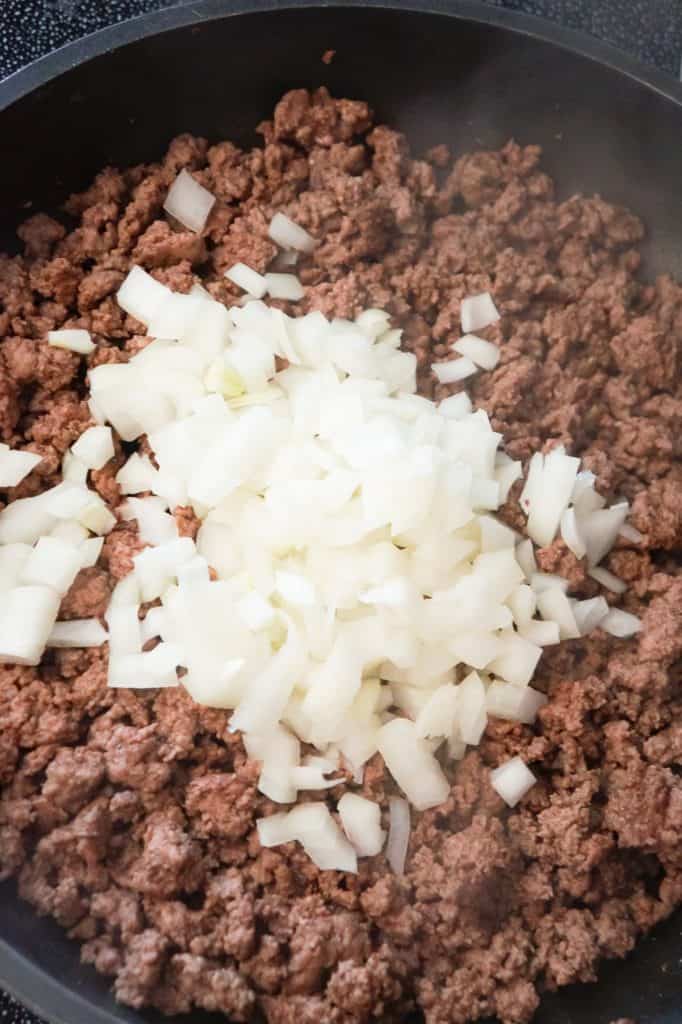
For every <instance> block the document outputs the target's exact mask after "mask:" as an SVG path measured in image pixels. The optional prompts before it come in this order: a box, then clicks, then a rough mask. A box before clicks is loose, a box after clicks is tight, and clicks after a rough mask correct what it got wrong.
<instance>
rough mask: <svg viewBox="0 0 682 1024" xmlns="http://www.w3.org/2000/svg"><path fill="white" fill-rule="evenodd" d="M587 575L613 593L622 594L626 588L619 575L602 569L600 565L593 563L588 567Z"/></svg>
mask: <svg viewBox="0 0 682 1024" xmlns="http://www.w3.org/2000/svg"><path fill="white" fill-rule="evenodd" d="M587 575H588V576H591V577H592V579H593V580H596V581H597V583H601V585H602V586H603V587H606V589H607V590H611V591H612V592H613V593H614V594H624V593H625V591H626V590H627V584H626V583H625V582H624V581H623V580H622V579H620V577H618V576H616V575H615V573H612V572H609V570H608V569H604V567H603V566H601V565H595V566H593V567H592V568H591V569H588V570H587Z"/></svg>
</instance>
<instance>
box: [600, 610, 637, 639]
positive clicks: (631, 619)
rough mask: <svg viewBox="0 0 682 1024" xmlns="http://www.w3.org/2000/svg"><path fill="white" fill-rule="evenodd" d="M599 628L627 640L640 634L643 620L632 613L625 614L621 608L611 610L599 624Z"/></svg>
mask: <svg viewBox="0 0 682 1024" xmlns="http://www.w3.org/2000/svg"><path fill="white" fill-rule="evenodd" d="M599 628H600V629H603V630H604V632H605V633H609V634H610V635H611V636H615V637H618V638H619V639H625V638H626V637H630V636H634V635H635V633H639V631H640V630H641V628H642V620H641V619H638V618H637V616H636V615H631V614H630V612H624V611H623V610H622V609H621V608H611V610H610V611H609V612H608V613H607V614H606V615H605V616H604V618H603V619H602V620H601V622H600V623H599Z"/></svg>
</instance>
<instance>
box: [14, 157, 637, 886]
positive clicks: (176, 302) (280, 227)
mask: <svg viewBox="0 0 682 1024" xmlns="http://www.w3.org/2000/svg"><path fill="white" fill-rule="evenodd" d="M183 175H185V172H182V174H181V175H180V176H179V177H178V180H177V181H176V183H175V185H174V186H173V188H172V189H171V192H170V194H169V197H168V200H167V203H166V209H168V210H169V212H171V213H172V214H173V216H175V217H176V218H177V219H179V220H181V221H182V223H184V224H186V225H187V226H188V227H189V228H190V229H191V230H201V227H202V226H203V223H204V222H205V219H206V217H207V216H208V212H209V211H210V207H211V203H210V201H209V200H210V198H212V197H210V193H208V194H207V195H208V196H209V198H207V197H206V196H204V195H203V194H202V193H203V192H205V190H204V189H203V188H202V187H201V186H200V185H199V184H198V183H197V182H195V181H194V179H192V178H191V176H190V175H186V176H185V177H183ZM188 179H189V180H188ZM270 235H271V237H272V238H273V239H274V240H275V241H277V242H278V244H280V245H283V246H285V247H287V249H288V250H289V251H292V250H296V251H302V252H307V251H310V249H311V247H312V246H313V245H314V240H313V239H312V238H311V236H309V235H308V234H307V232H305V231H304V230H303V229H302V228H300V227H299V226H298V225H296V224H294V223H293V222H292V221H290V220H289V219H288V218H286V217H285V216H284V215H281V214H278V215H276V217H275V218H274V219H273V222H272V224H271V226H270ZM227 276H228V277H229V278H230V279H231V280H232V281H233V282H235V283H236V284H238V285H239V286H240V287H242V288H243V289H245V291H246V292H247V299H248V301H246V303H242V304H241V305H236V306H234V307H233V308H231V309H227V308H225V306H223V305H222V304H221V303H218V302H216V301H214V300H213V299H212V298H211V296H210V295H209V294H208V293H207V292H206V291H205V290H204V289H203V288H201V287H200V286H195V287H194V288H193V289H192V290H191V291H190V292H189V293H188V294H176V293H173V292H171V291H170V290H169V289H168V288H166V287H165V286H163V285H162V284H160V283H159V282H157V281H156V280H155V279H154V278H152V277H151V276H150V275H148V274H147V273H146V272H145V271H144V270H142V269H141V268H139V267H135V268H133V270H132V271H131V272H130V274H129V275H128V277H127V278H126V280H125V282H124V283H123V285H122V287H121V289H120V292H119V295H118V299H119V303H120V305H121V306H122V308H123V309H124V310H125V311H126V312H128V313H130V314H131V315H132V316H134V317H135V318H136V319H137V320H139V321H141V322H142V323H143V324H145V325H146V327H147V331H148V334H149V336H150V337H151V338H153V339H155V340H152V341H151V342H150V343H149V344H148V345H147V346H146V347H145V348H144V349H143V350H141V351H140V352H138V353H137V354H136V355H135V356H134V357H133V358H131V359H130V361H129V362H128V363H126V364H103V365H100V366H97V367H95V368H94V369H92V370H91V371H90V374H89V385H90V392H91V394H90V403H89V404H90V409H91V412H92V415H93V418H94V419H95V421H96V424H97V425H96V426H94V427H90V428H88V429H87V430H86V431H85V432H84V433H83V434H82V435H81V437H80V438H79V439H78V440H77V441H76V443H75V444H74V445H73V447H72V449H71V451H70V452H69V453H67V456H66V457H65V460H64V466H63V476H64V482H63V483H61V484H59V486H57V487H55V488H52V489H51V490H50V491H47V492H45V493H44V494H41V495H39V496H37V497H35V498H25V499H22V500H20V501H16V502H12V503H10V504H9V505H8V506H7V508H6V509H5V510H4V511H2V513H0V589H2V590H3V591H5V592H6V593H4V594H3V598H4V607H5V609H6V610H5V611H4V612H3V615H2V616H0V659H2V660H4V661H15V662H19V663H26V664H37V663H38V661H39V659H40V656H41V655H42V653H43V650H44V648H45V646H46V645H48V644H52V645H54V646H65V645H70V644H73V645H77V646H88V645H97V644H100V643H103V642H104V641H105V640H106V639H108V642H109V670H108V672H109V685H110V686H112V687H132V688H144V687H153V688H156V687H167V686H178V685H182V686H184V687H185V688H186V689H187V691H188V692H189V693H190V694H191V696H192V697H193V698H194V699H195V700H196V701H198V702H199V703H201V704H205V705H209V706H212V707H217V708H224V709H230V710H232V711H233V714H232V716H231V720H230V729H231V730H233V731H234V730H237V729H238V730H241V732H242V734H243V737H244V743H245V746H246V750H247V753H248V754H249V756H250V757H252V758H253V759H255V760H257V761H259V762H260V765H261V774H260V779H259V788H260V790H261V791H262V792H263V793H264V794H265V795H267V796H268V797H269V798H270V799H271V800H273V801H275V802H278V803H282V804H290V803H293V802H295V801H296V799H297V794H298V793H299V792H300V791H305V792H310V791H314V790H319V791H324V790H325V789H327V788H330V787H331V786H334V785H336V784H338V782H339V779H338V777H334V772H335V771H337V770H338V769H339V768H345V769H346V770H349V771H350V772H351V773H352V776H353V778H354V780H355V781H356V782H361V781H362V772H363V766H364V765H365V764H366V762H367V761H368V760H369V759H370V758H371V757H372V756H373V755H374V754H376V753H377V752H380V753H381V755H382V757H383V759H384V761H385V763H386V766H387V768H388V770H389V772H390V773H391V775H392V776H393V778H394V779H395V781H396V783H397V784H398V786H399V787H400V788H401V789H402V791H403V792H404V793H405V796H406V797H407V799H408V800H409V802H410V803H411V804H412V805H413V806H414V807H415V808H416V809H418V810H424V809H426V808H430V807H433V806H436V805H437V804H440V803H442V802H443V801H444V800H445V799H446V797H447V795H448V792H449V783H448V780H447V778H446V776H445V774H444V771H443V768H442V761H443V759H444V758H449V759H455V760H456V759H459V758H461V757H462V756H463V755H464V752H465V750H466V747H467V746H468V745H475V744H477V743H478V742H479V741H480V739H481V737H482V735H483V733H484V731H485V727H486V723H487V720H488V716H489V715H492V716H496V717H501V718H505V719H507V720H510V721H518V722H524V723H532V722H533V721H534V719H535V716H536V714H537V711H538V709H539V708H540V707H541V706H542V705H543V704H544V703H545V701H546V698H545V697H544V695H543V694H541V693H539V692H538V691H536V690H534V689H533V688H532V687H531V686H530V685H529V684H530V683H531V681H532V679H533V675H534V672H535V669H536V666H537V664H538V661H539V658H540V656H541V653H542V648H543V646H545V645H547V644H553V643H557V642H559V640H561V639H569V638H573V637H580V636H584V635H585V634H586V633H588V632H590V631H591V630H592V629H594V628H596V627H597V626H602V627H603V628H604V629H606V630H607V631H609V632H611V633H612V634H613V635H614V636H620V637H624V636H629V635H632V633H634V632H635V631H636V630H637V629H638V628H639V621H638V620H637V619H635V617H634V616H630V615H628V614H627V613H625V612H620V611H617V610H609V607H608V605H607V603H606V602H605V601H604V600H603V598H597V599H595V600H592V601H575V600H573V599H571V598H570V597H569V596H568V595H567V593H566V591H567V589H568V583H567V581H566V580H563V579H561V578H560V577H557V576H551V575H548V574H544V573H540V572H538V570H537V565H536V563H535V558H534V554H533V544H532V541H535V542H536V543H537V544H541V545H546V544H549V543H551V542H552V540H553V539H554V537H555V536H556V535H557V533H558V532H559V531H561V535H562V536H563V538H564V540H565V542H566V544H567V545H568V546H569V547H570V548H571V550H573V551H574V552H575V553H576V555H578V557H583V556H586V557H587V559H588V562H589V565H590V566H591V567H592V571H593V573H594V574H595V575H596V574H597V573H598V572H599V571H601V572H604V570H599V568H598V566H597V563H598V562H599V561H600V560H601V558H603V556H604V555H605V554H606V553H607V551H608V550H609V549H610V547H611V546H612V545H613V543H614V542H615V540H616V537H617V536H618V534H619V533H620V532H622V531H623V529H624V525H625V518H626V515H627V505H626V504H625V503H620V504H618V505H615V506H613V507H612V508H610V509H607V508H605V503H604V500H603V498H601V496H600V495H599V494H598V493H597V492H596V490H595V489H594V477H593V476H592V475H591V474H589V473H586V472H580V466H579V460H578V459H575V458H572V457H570V456H568V455H567V454H566V453H565V452H564V450H563V448H561V447H558V448H556V449H554V450H553V451H551V452H549V453H548V454H547V455H544V456H543V455H541V454H536V455H534V456H533V458H532V460H531V463H530V468H529V473H528V477H527V480H526V484H525V487H524V490H523V494H522V496H521V504H522V507H523V509H524V511H525V512H526V514H527V516H528V534H529V537H530V538H532V541H531V540H524V539H522V538H521V537H519V536H518V535H517V534H516V533H515V532H514V531H513V530H511V529H509V528H508V527H507V526H505V525H504V524H503V523H502V522H500V521H499V520H498V519H497V518H496V516H495V512H496V511H497V510H498V509H499V507H500V506H501V505H502V504H503V503H504V501H505V500H506V498H507V495H508V493H509V490H510V488H511V486H512V485H513V483H514V482H515V480H517V479H519V477H520V476H521V473H522V467H521V465H520V463H518V462H515V461H513V460H512V459H510V458H509V457H508V456H506V455H505V454H504V453H503V452H502V451H500V442H501V435H500V434H498V433H496V432H495V431H494V430H493V429H492V427H491V425H490V421H489V419H488V416H487V415H486V413H485V411H484V410H482V409H479V410H477V411H473V409H472V406H471V402H470V400H469V398H468V396H467V395H466V394H465V393H463V392H462V393H459V394H456V395H453V396H451V397H449V398H446V399H445V400H444V401H442V402H440V403H439V404H435V403H434V402H432V401H429V400H427V399H425V398H422V397H420V396H419V395H417V394H416V393H415V392H416V359H415V356H414V355H413V354H411V353H408V352H404V351H401V349H400V347H399V346H400V336H401V332H400V331H398V330H394V329H392V328H391V326H390V323H389V317H388V315H387V314H386V313H384V312H383V311H381V310H376V309H369V310H366V311H365V312H363V313H361V314H360V315H359V316H358V317H357V318H356V319H355V321H352V322H351V321H348V320H332V321H329V320H328V319H326V318H325V317H324V316H323V315H322V313H320V312H312V313H308V314H307V315H305V316H301V317H296V318H294V317H289V316H287V315H285V314H284V313H283V312H281V311H280V310H278V309H274V308H270V307H268V306H267V305H266V304H264V303H263V302H262V301H260V296H263V295H265V294H266V292H269V294H270V295H272V296H277V297H287V298H291V299H295V298H299V297H301V294H302V287H301V285H300V282H298V279H297V278H296V277H294V275H291V274H279V273H278V274H266V275H260V274H256V273H255V271H253V270H251V269H250V268H249V267H246V266H245V265H243V264H238V265H236V266H235V267H233V268H231V270H230V271H228V273H227ZM249 296H250V297H251V298H249ZM498 318H499V314H498V312H497V310H496V309H495V306H494V303H493V300H492V298H491V297H490V296H489V295H487V294H484V295H479V296H474V297H472V298H471V299H467V300H464V302H463V303H462V329H463V332H464V335H463V337H462V338H461V339H460V340H459V341H457V342H456V343H455V344H454V346H453V348H454V349H455V351H456V352H457V353H458V358H455V359H453V360H452V361H451V362H446V363H441V364H437V366H435V367H434V371H435V372H436V373H437V374H438V376H439V378H440V380H442V381H456V380H462V379H464V378H465V377H467V376H469V375H470V374H472V373H476V372H478V371H479V370H480V369H483V370H490V369H492V368H494V366H495V365H496V364H497V361H498V358H499V350H498V349H497V346H495V345H493V344H492V343H491V342H488V341H486V340H485V339H483V338H479V337H477V336H476V335H475V334H473V333H472V332H474V331H476V330H481V329H482V328H484V327H485V326H487V325H488V324H490V323H492V322H494V321H495V320H496V319H498ZM277 359H279V360H284V361H285V364H286V368H284V369H280V370H277V368H276V367H277V364H276V360H277ZM112 428H113V430H115V431H116V432H117V434H118V435H119V437H120V438H121V439H122V440H124V441H126V442H131V441H135V440H137V439H140V438H142V437H143V436H146V438H147V439H148V442H149V446H150V448H151V449H152V451H153V453H154V461H152V459H150V458H149V457H148V456H147V455H145V454H140V453H134V454H132V455H130V457H129V458H128V460H127V462H126V463H125V464H124V465H123V467H122V468H121V469H120V470H119V472H118V474H117V477H116V479H117V482H118V484H119V485H120V487H121V490H122V492H123V493H124V494H125V495H126V499H125V501H124V503H123V504H122V506H121V507H120V508H119V509H118V510H117V511H118V515H119V516H120V518H123V519H132V520H135V521H136V522H137V525H138V530H139V535H140V538H141V540H142V541H143V542H144V543H145V544H146V545H148V546H147V547H145V548H144V550H142V552H141V553H140V554H138V555H137V556H136V557H135V558H134V570H133V572H132V573H131V575H130V576H129V577H127V578H126V579H124V580H122V581H121V582H120V583H119V584H118V586H117V587H116V589H115V591H114V593H113V595H112V599H111V603H110V606H109V608H108V611H107V614H106V623H107V627H108V633H107V632H105V631H104V629H103V628H102V626H101V624H100V623H98V622H96V621H95V620H81V621H78V622H69V623H66V622H64V623H58V622H57V621H56V619H57V615H58V608H59V602H60V600H61V597H62V596H63V594H64V593H66V591H67V590H68V588H69V586H70V585H71V583H72V582H73V580H74V578H75V576H76V574H77V573H78V571H79V569H80V568H82V567H83V566H85V565H92V564H94V562H95V561H96V560H97V557H98V555H99V551H100V549H101V543H102V538H101V535H103V534H105V533H106V532H108V530H110V529H111V528H112V526H113V525H114V522H115V520H114V518H113V517H112V516H111V513H110V512H109V511H108V509H107V508H106V506H105V505H104V503H103V502H102V500H101V499H100V498H99V497H98V495H96V494H95V493H94V492H92V491H90V490H89V489H88V487H87V473H88V472H89V471H90V470H97V469H101V468H102V466H104V465H105V464H106V463H107V462H108V461H109V459H110V458H111V457H112V455H113V453H114V445H113V436H112ZM35 459H37V456H28V455H27V454H26V453H11V452H8V450H7V449H3V450H2V451H1V452H0V486H12V485H13V484H8V483H5V482H4V481H6V480H10V479H11V480H12V481H15V479H16V481H17V482H18V478H20V476H19V477H18V474H22V475H23V474H25V473H26V472H29V471H30V469H31V468H32V467H33V465H34V464H35V461H34V460H35ZM22 460H23V461H22ZM12 467H14V468H12ZM3 474H4V475H3ZM177 506H191V507H192V509H193V510H194V512H195V514H196V515H197V516H198V517H199V518H200V519H201V527H200V529H199V532H198V535H197V538H196V543H195V542H194V541H193V540H191V539H190V538H188V537H181V536H179V534H178V529H177V524H176V522H175V519H174V517H173V515H172V511H173V509H174V508H176V507H177ZM91 534H96V535H100V536H99V537H91ZM614 579H615V577H614ZM607 585H608V584H607ZM151 602H155V605H154V606H153V607H151V608H148V610H147V611H146V614H144V609H143V606H148V605H149V604H150V603H151ZM143 615H144V617H143ZM150 641H155V644H154V645H153V646H152V647H151V649H149V648H150ZM301 744H307V745H309V747H312V748H315V750H316V751H317V752H318V753H317V754H313V755H307V756H302V746H301ZM438 751H442V756H441V757H440V758H437V757H436V753H437V752H438ZM517 761H518V759H515V760H514V762H510V763H509V764H508V765H503V766H501V767H500V768H499V769H497V772H496V773H494V774H493V779H492V781H493V785H494V786H495V788H496V789H497V790H498V792H499V793H500V795H501V796H502V797H503V798H504V799H505V800H506V801H507V802H508V803H509V804H510V805H511V806H513V805H514V804H515V803H516V802H517V800H519V799H520V798H521V796H522V795H523V793H525V792H526V790H527V788H528V787H529V786H530V785H531V784H532V781H533V776H532V774H531V773H530V772H529V771H528V769H527V768H525V766H524V765H523V764H522V762H520V764H518V763H516V762H517ZM522 769H523V770H522ZM330 776H331V777H330ZM338 813H339V818H340V822H341V826H342V827H341V826H339V824H338V823H337V821H336V820H335V819H334V818H333V817H332V816H331V814H330V812H329V809H328V807H327V804H326V803H325V802H322V801H316V802H306V803H303V804H301V805H299V806H297V807H295V808H294V809H293V810H291V811H289V812H288V813H283V814H277V815H274V816H272V817H269V818H267V819H265V820H263V821H260V822H259V823H258V829H259V835H260V839H261V842H262V843H263V845H267V846H272V845H277V844H279V843H283V842H290V841H293V840H296V841H298V842H300V843H301V844H302V845H303V847H304V849H305V850H306V851H307V853H308V854H309V855H310V857H311V858H312V859H313V860H314V861H315V863H316V864H317V865H318V866H319V867H321V868H335V869H337V870H347V871H353V870H355V869H356V860H357V856H372V855H374V854H376V853H378V852H379V851H380V850H381V848H382V847H383V844H384V839H385V832H384V830H383V829H382V827H381V809H380V808H379V806H378V805H376V804H374V803H372V802H371V801H368V800H365V799H363V798H362V797H360V796H358V795H356V794H353V793H347V794H346V795H345V796H344V797H343V798H342V799H341V801H340V802H339V806H338ZM408 841H409V808H408V806H407V804H406V803H405V802H404V801H402V800H394V801H393V802H392V804H391V808H390V822H389V837H388V843H387V856H388V858H389V861H390V863H391V864H392V865H393V867H394V870H396V871H398V872H400V871H402V870H403V869H404V864H405V857H406V853H407V844H408Z"/></svg>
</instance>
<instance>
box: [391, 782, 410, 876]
mask: <svg viewBox="0 0 682 1024" xmlns="http://www.w3.org/2000/svg"><path fill="white" fill-rule="evenodd" d="M388 811H389V826H388V839H387V840H386V860H387V861H388V863H389V864H390V865H391V868H392V869H393V872H394V874H396V875H404V874H405V862H406V860H407V850H408V847H409V845H410V805H409V804H408V802H407V800H403V799H402V797H398V796H392V797H391V799H390V800H389V803H388Z"/></svg>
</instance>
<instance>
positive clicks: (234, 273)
mask: <svg viewBox="0 0 682 1024" xmlns="http://www.w3.org/2000/svg"><path fill="white" fill-rule="evenodd" d="M225 277H226V278H227V279H228V280H229V281H232V284H236V285H237V288H241V289H242V290H243V291H245V292H246V293H247V295H252V296H253V297H254V299H262V298H263V296H264V295H265V293H266V291H267V289H268V284H267V281H266V279H265V278H264V277H263V275H262V274H259V273H258V271H257V270H252V269H251V267H247V265H246V263H235V264H234V266H233V267H230V269H229V270H226V271H225Z"/></svg>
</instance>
